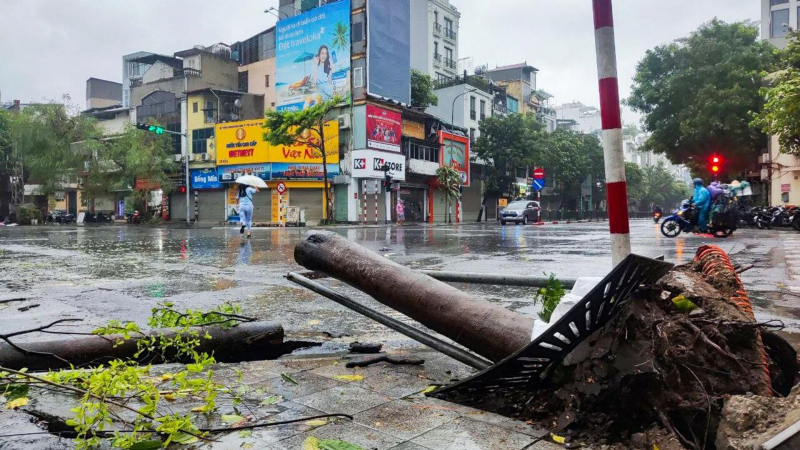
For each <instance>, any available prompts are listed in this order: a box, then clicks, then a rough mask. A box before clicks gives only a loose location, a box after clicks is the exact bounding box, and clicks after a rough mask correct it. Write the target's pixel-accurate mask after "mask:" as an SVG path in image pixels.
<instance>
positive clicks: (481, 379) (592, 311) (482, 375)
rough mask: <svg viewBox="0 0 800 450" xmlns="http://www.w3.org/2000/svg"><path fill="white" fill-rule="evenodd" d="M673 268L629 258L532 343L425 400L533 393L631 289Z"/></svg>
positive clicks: (664, 264) (616, 307) (659, 263)
mask: <svg viewBox="0 0 800 450" xmlns="http://www.w3.org/2000/svg"><path fill="white" fill-rule="evenodd" d="M672 267H673V265H672V264H670V263H667V262H664V261H658V260H655V259H650V258H645V257H642V256H638V255H629V256H628V257H627V258H625V260H624V261H622V263H620V264H619V265H617V267H616V268H614V270H612V271H611V273H609V274H608V275H607V276H606V277H605V278H603V280H602V281H601V282H600V283H599V284H598V285H597V286H596V287H595V288H594V289H592V290H591V291H590V292H589V294H587V295H586V296H585V297H584V298H583V299H581V301H580V302H578V303H577V304H576V305H575V306H574V307H573V308H572V309H571V310H570V311H569V313H567V314H566V315H564V316H563V317H562V318H561V319H560V320H559V321H558V322H556V323H555V324H554V325H553V326H552V327H550V328H549V329H548V330H547V331H546V332H545V333H543V334H542V335H541V336H539V337H538V338H537V339H536V340H535V341H533V342H531V343H530V344H528V345H527V346H526V347H524V348H523V349H521V350H519V351H518V352H516V353H514V354H513V355H511V356H509V357H508V358H506V359H504V360H502V361H500V362H499V363H497V364H495V365H493V366H491V367H489V368H487V369H485V370H483V371H481V372H479V373H478V374H476V375H474V376H472V377H470V378H468V379H466V380H464V381H461V382H459V383H456V384H453V385H450V386H447V387H445V388H443V389H439V390H437V391H435V392H432V393H431V394H429V395H430V396H431V397H436V398H440V399H443V400H448V401H462V402H464V401H470V399H472V400H480V399H481V398H482V397H483V396H485V395H486V394H488V393H492V392H495V391H497V390H509V389H514V388H525V389H531V388H535V387H536V385H537V384H538V383H539V382H541V381H542V380H543V379H545V378H546V377H547V374H548V372H549V369H550V368H551V367H552V366H554V365H555V364H557V363H559V362H560V361H561V360H563V359H564V358H565V357H566V356H567V355H568V354H569V353H570V352H571V351H572V350H574V349H575V347H577V346H578V344H580V343H581V342H582V341H583V340H584V339H586V338H587V337H589V336H590V335H591V334H592V333H594V332H595V331H597V330H598V329H600V328H602V327H603V326H604V325H605V324H606V322H608V320H609V319H610V318H611V317H613V316H614V314H616V313H617V311H619V307H620V305H621V304H622V303H624V302H625V301H627V300H628V298H630V295H631V292H633V290H634V289H636V288H638V287H639V286H641V285H643V284H652V283H655V282H656V281H658V280H659V279H660V278H661V277H662V276H664V275H665V274H666V273H667V272H668V271H669V270H670V269H671V268H672Z"/></svg>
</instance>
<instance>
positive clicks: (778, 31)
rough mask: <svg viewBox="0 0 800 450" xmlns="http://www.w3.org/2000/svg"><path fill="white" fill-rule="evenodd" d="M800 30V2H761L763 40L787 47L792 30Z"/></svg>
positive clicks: (765, 0) (776, 0)
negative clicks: (788, 36)
mask: <svg viewBox="0 0 800 450" xmlns="http://www.w3.org/2000/svg"><path fill="white" fill-rule="evenodd" d="M798 28H800V1H798V0H761V39H764V40H768V41H770V42H771V43H772V44H773V45H774V46H776V47H778V48H784V47H786V44H787V40H786V37H787V35H788V34H789V32H790V31H791V30H797V29H798Z"/></svg>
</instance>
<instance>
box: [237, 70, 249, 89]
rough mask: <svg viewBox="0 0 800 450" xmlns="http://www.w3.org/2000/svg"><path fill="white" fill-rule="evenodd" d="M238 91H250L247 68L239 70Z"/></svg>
mask: <svg viewBox="0 0 800 450" xmlns="http://www.w3.org/2000/svg"><path fill="white" fill-rule="evenodd" d="M238 85H239V88H238V89H239V92H250V91H249V88H250V73H249V72H248V71H247V70H244V71H242V72H239V83H238Z"/></svg>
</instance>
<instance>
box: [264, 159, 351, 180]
mask: <svg viewBox="0 0 800 450" xmlns="http://www.w3.org/2000/svg"><path fill="white" fill-rule="evenodd" d="M337 175H339V165H338V164H328V180H329V181H330V180H332V179H333V177H335V176H337ZM324 178H325V177H324V172H323V170H322V164H289V163H273V164H272V179H273V180H302V181H323V180H324Z"/></svg>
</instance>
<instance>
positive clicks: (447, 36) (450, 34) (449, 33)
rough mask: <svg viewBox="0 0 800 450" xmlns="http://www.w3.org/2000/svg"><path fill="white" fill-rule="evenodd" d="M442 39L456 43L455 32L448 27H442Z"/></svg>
mask: <svg viewBox="0 0 800 450" xmlns="http://www.w3.org/2000/svg"><path fill="white" fill-rule="evenodd" d="M444 40H446V41H450V42H452V43H454V44H455V43H456V32H455V31H453V30H452V29H450V28H445V29H444Z"/></svg>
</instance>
